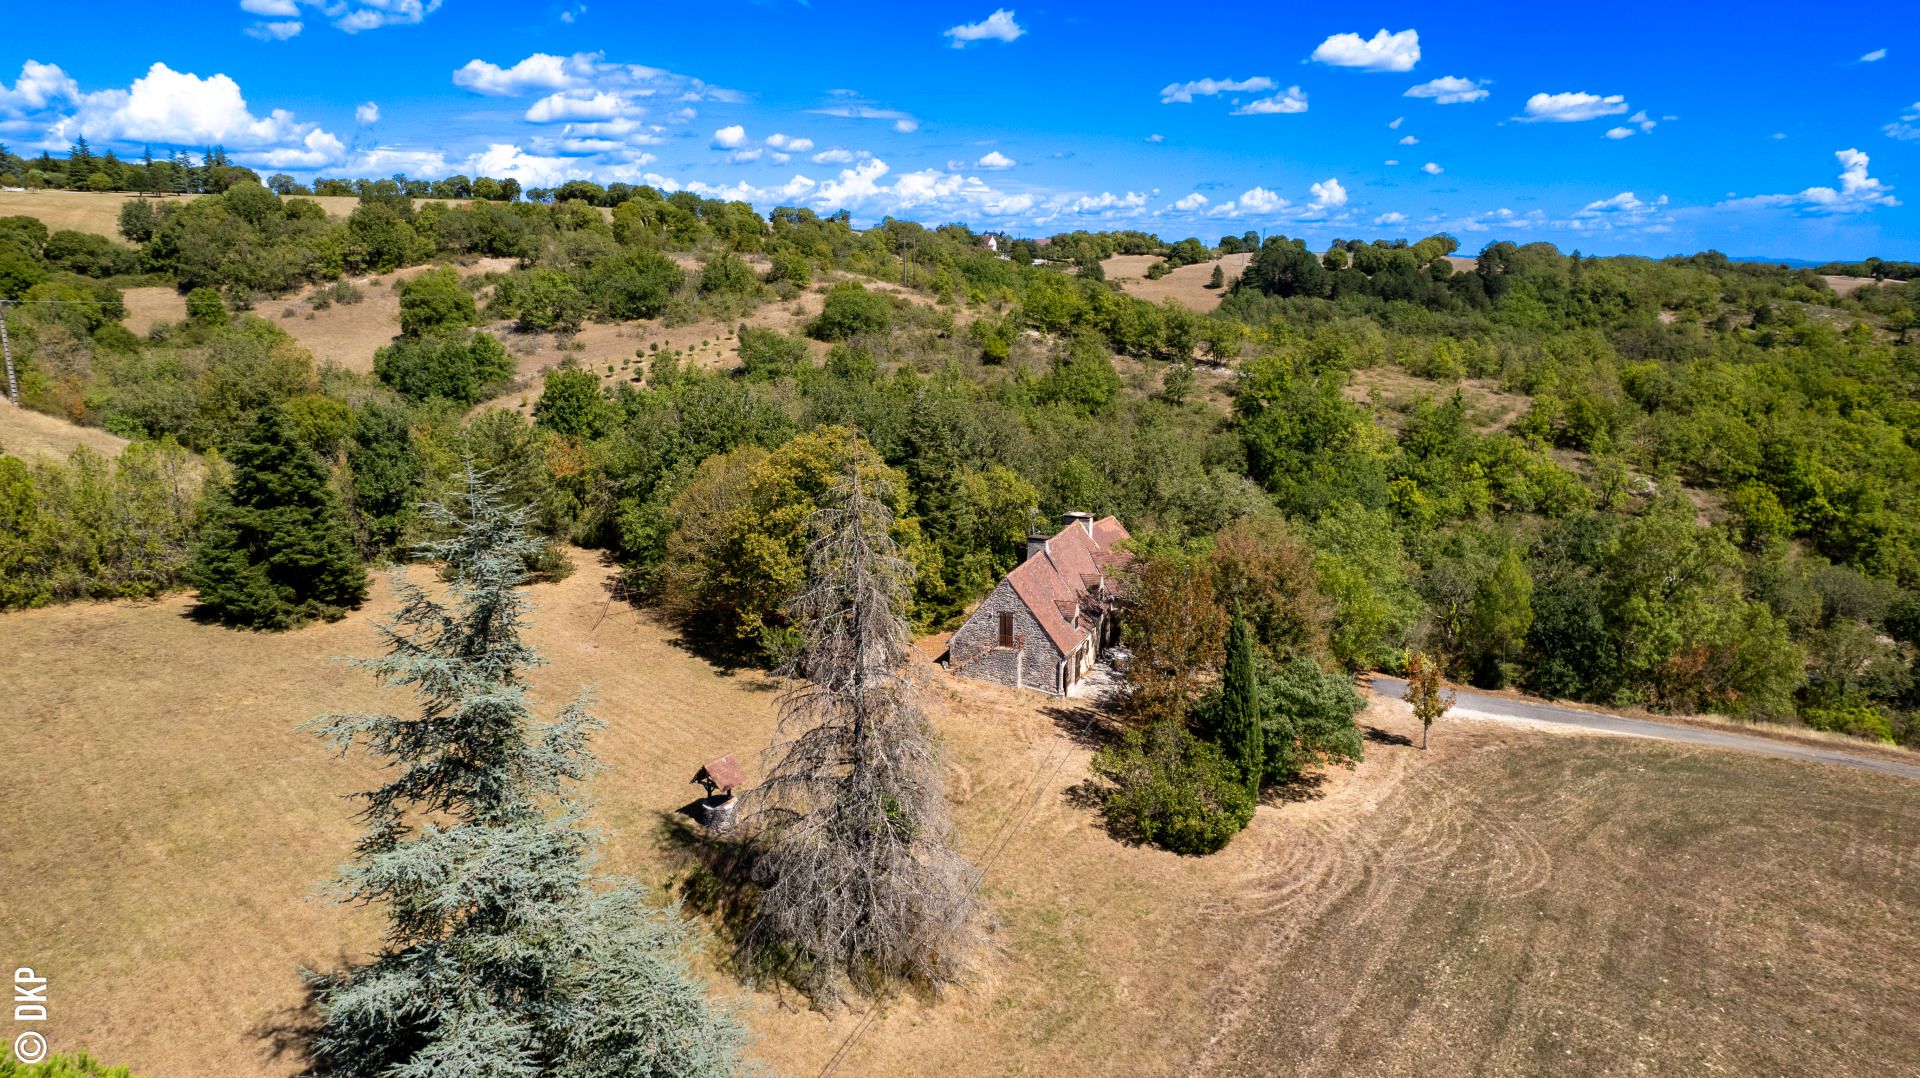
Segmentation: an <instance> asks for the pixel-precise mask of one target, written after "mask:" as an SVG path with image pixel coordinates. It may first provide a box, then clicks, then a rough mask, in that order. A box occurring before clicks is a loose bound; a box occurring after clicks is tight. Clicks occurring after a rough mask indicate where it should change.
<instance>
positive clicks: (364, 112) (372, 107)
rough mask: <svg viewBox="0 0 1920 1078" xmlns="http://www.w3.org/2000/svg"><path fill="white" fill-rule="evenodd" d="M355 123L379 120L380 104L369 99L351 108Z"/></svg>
mask: <svg viewBox="0 0 1920 1078" xmlns="http://www.w3.org/2000/svg"><path fill="white" fill-rule="evenodd" d="M353 119H354V122H355V123H363V124H377V123H379V122H380V106H379V105H377V104H375V103H373V102H372V101H369V102H367V103H365V104H363V105H361V106H360V107H359V108H356V109H354V110H353Z"/></svg>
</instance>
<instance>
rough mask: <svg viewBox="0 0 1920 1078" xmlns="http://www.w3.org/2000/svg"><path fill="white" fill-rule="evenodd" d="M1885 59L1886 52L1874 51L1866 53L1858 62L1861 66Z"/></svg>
mask: <svg viewBox="0 0 1920 1078" xmlns="http://www.w3.org/2000/svg"><path fill="white" fill-rule="evenodd" d="M1886 58H1887V50H1885V49H1875V50H1873V51H1872V52H1870V53H1867V54H1866V55H1865V56H1862V57H1860V62H1861V63H1863V64H1871V63H1874V62H1876V61H1879V60H1884V59H1886Z"/></svg>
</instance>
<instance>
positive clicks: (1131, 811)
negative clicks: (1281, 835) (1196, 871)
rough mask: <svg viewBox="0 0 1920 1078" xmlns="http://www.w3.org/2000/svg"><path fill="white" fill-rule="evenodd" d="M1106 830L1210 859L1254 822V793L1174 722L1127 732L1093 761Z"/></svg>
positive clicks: (1217, 754)
mask: <svg viewBox="0 0 1920 1078" xmlns="http://www.w3.org/2000/svg"><path fill="white" fill-rule="evenodd" d="M1093 773H1094V774H1095V775H1097V776H1099V777H1100V778H1102V779H1104V780H1106V781H1107V782H1108V783H1110V784H1111V786H1110V787H1109V788H1108V789H1107V790H1106V791H1104V797H1103V807H1104V809H1105V811H1106V817H1107V826H1108V827H1110V828H1112V829H1113V830H1114V831H1115V832H1117V833H1119V834H1121V835H1124V836H1126V837H1128V838H1131V839H1133V840H1135V841H1139V842H1151V843H1153V844H1154V845H1157V846H1161V847H1163V848H1165V849H1168V850H1172V851H1173V852H1174V853H1184V854H1203V853H1213V852H1214V851H1216V850H1219V849H1221V848H1222V847H1224V846H1226V844H1227V843H1228V842H1229V841H1230V840H1232V838H1233V836H1234V835H1236V834H1239V833H1240V830H1241V829H1242V828H1244V827H1246V826H1247V822H1248V821H1250V820H1252V819H1253V808H1254V802H1253V794H1252V792H1251V791H1250V790H1248V789H1247V785H1246V783H1245V782H1244V781H1243V780H1242V779H1241V777H1240V775H1239V773H1238V771H1237V770H1236V769H1235V768H1234V766H1233V763H1232V762H1231V761H1229V760H1228V759H1227V757H1226V755H1225V754H1223V753H1222V752H1221V751H1220V749H1219V748H1218V747H1216V746H1215V745H1213V744H1212V743H1211V742H1208V741H1204V740H1202V739H1200V738H1198V737H1195V736H1194V735H1192V734H1190V733H1188V732H1187V730H1186V728H1185V727H1184V726H1181V725H1180V724H1178V723H1172V722H1162V723H1156V724H1155V725H1153V726H1150V727H1148V728H1147V729H1145V730H1139V729H1133V730H1128V731H1126V733H1125V734H1124V735H1123V736H1122V739H1121V741H1120V743H1119V744H1118V745H1110V746H1108V747H1107V748H1104V749H1102V750H1100V752H1099V753H1098V754H1097V755H1096V756H1094V758H1093Z"/></svg>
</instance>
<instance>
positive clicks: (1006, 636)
mask: <svg viewBox="0 0 1920 1078" xmlns="http://www.w3.org/2000/svg"><path fill="white" fill-rule="evenodd" d="M1000 646H1001V647H1003V648H1010V647H1012V646H1013V615H1012V614H1005V613H1003V614H1001V615H1000Z"/></svg>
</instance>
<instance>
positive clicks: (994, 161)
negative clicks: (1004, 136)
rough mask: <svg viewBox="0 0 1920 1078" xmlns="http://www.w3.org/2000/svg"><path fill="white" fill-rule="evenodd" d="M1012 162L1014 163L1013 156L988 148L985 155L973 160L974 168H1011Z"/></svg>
mask: <svg viewBox="0 0 1920 1078" xmlns="http://www.w3.org/2000/svg"><path fill="white" fill-rule="evenodd" d="M1014 164H1015V161H1014V160H1013V158H1011V157H1008V156H1007V155H1006V154H1003V153H1001V152H1000V151H999V150H989V151H988V152H987V153H986V155H985V156H983V157H981V158H980V160H978V161H975V162H974V163H973V165H974V167H975V168H984V169H996V170H997V169H1005V168H1012V167H1013V166H1014Z"/></svg>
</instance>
